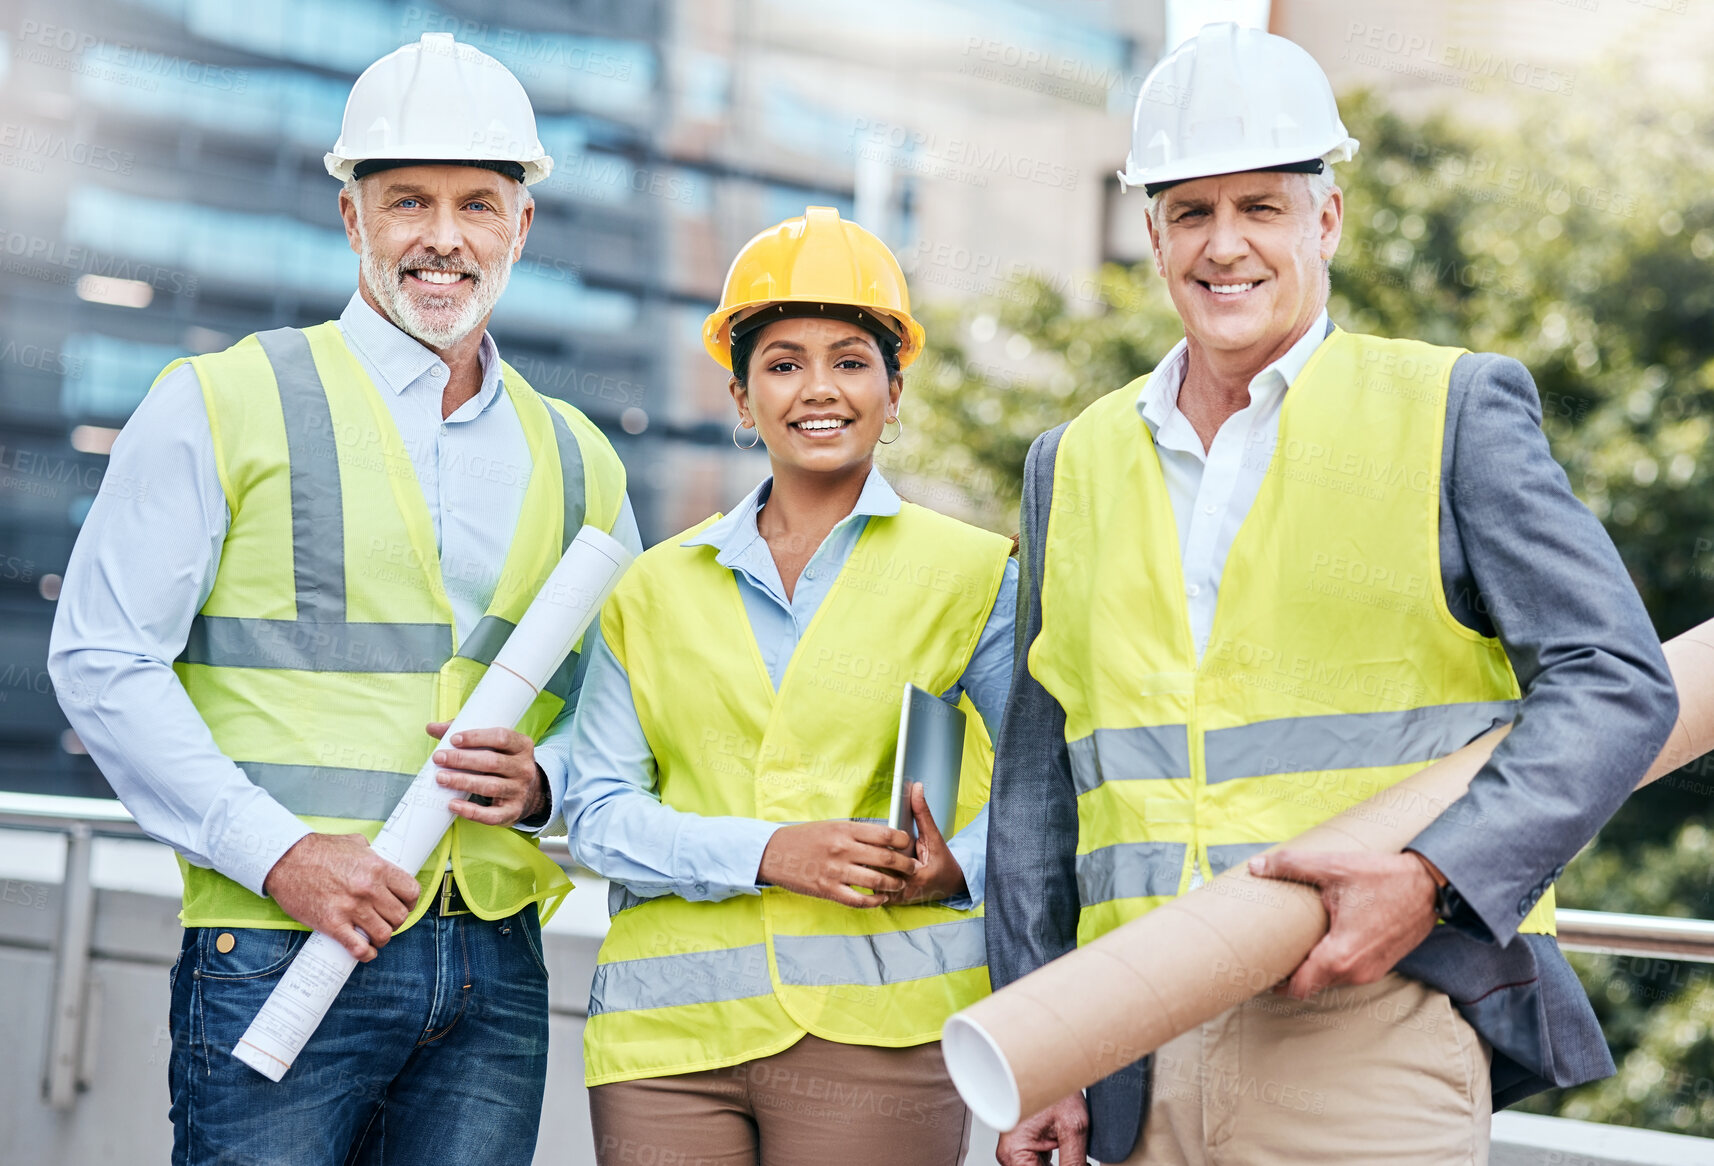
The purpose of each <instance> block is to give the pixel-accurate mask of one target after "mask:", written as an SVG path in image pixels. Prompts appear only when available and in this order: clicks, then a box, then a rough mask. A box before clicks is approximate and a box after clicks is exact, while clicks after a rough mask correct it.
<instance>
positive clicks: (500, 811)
mask: <svg viewBox="0 0 1714 1166" xmlns="http://www.w3.org/2000/svg"><path fill="white" fill-rule="evenodd" d="M449 724H451V722H450V721H439V722H436V723H434V724H431V725H429V726H428V735H429V736H431V737H433V738H434V739H435V740H436V741H438V740H440V739H441V738H442V737H443V736H445V735H446V730H447V726H448V725H449ZM450 744H451V745H453V746H454V748H451V749H437V750H435V754H434V763H435V764H436V765H438V766H440V767H441V770H440V772H439V773H438V774H436V775H435V780H437V781H439V782H440V784H441V785H443V786H445V787H446V788H447V789H456V790H463V791H464V792H465V793H467V794H479V795H481V796H482V797H485V798H487V799H488V804H487V805H483V804H482V803H481V802H473V801H470V800H469V799H468V798H459V799H457V800H455V801H454V802H453V803H452V812H453V813H455V814H457V815H458V816H459V817H461V818H469V819H470V820H471V821H472V822H483V823H486V824H487V825H489V826H510V825H511V824H512V823H514V822H516V821H518V820H519V819H520V818H535V817H538V816H539V815H540V814H541V813H542V812H543V811H545V810H546V809H547V808H548V807H549V806H550V805H552V804H553V795H552V794H550V793H549V792H548V776H547V774H545V773H543V772H542V767H541V766H539V765H537V764H536V743H535V742H534V741H532V740H530V739H529V738H528V737H526V736H524V734H522V733H519V732H516V731H514V730H512V729H465V730H463V731H461V732H460V733H459V734H458V735H457V736H456V737H454V738H453V739H452V741H451V742H450Z"/></svg>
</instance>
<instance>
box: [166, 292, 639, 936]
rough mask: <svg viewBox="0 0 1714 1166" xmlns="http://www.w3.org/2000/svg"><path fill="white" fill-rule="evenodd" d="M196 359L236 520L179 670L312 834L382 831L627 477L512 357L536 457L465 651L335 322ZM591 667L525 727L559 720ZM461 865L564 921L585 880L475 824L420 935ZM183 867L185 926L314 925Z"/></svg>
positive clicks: (498, 897)
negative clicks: (438, 724)
mask: <svg viewBox="0 0 1714 1166" xmlns="http://www.w3.org/2000/svg"><path fill="white" fill-rule="evenodd" d="M183 363H185V361H175V362H174V363H173V364H171V365H168V366H167V369H166V370H165V371H163V372H162V374H161V375H162V376H165V375H166V373H167V372H170V371H172V369H174V368H176V367H178V365H180V364H183ZM189 364H190V365H191V367H192V368H194V369H195V370H196V372H197V377H198V380H199V381H200V382H201V385H202V394H203V401H204V402H205V404H206V405H207V410H208V421H209V429H210V431H211V432H212V434H213V437H214V451H215V464H216V467H217V469H218V471H219V475H220V484H221V489H222V490H223V491H224V493H225V495H226V504H227V507H228V509H229V511H230V512H231V524H230V527H229V529H228V530H227V534H226V540H225V544H224V546H223V548H222V550H221V556H220V568H219V572H218V574H217V575H216V576H215V581H214V588H213V590H212V591H211V592H210V594H209V596H208V600H207V602H206V603H204V604H203V606H202V609H201V611H200V612H199V613H198V615H197V616H196V619H195V621H194V622H193V623H192V625H191V630H190V636H189V639H188V642H187V643H186V645H185V650H184V652H183V653H182V654H181V655H180V657H179V659H178V660H177V661H175V662H174V664H173V670H174V671H175V672H177V673H178V676H179V679H180V681H182V682H183V684H184V688H185V691H186V693H188V694H189V696H190V699H191V703H192V704H194V705H195V706H196V709H197V711H198V713H200V714H201V715H202V719H203V720H204V721H205V722H206V723H207V724H208V727H209V729H210V731H211V732H212V733H213V735H214V741H215V744H216V745H218V746H219V747H220V750H221V752H222V753H224V754H226V756H228V757H230V758H231V759H232V760H233V761H234V762H236V763H237V764H238V765H239V767H241V768H242V769H243V770H244V772H245V774H246V776H248V777H249V779H250V780H251V781H253V782H255V783H256V784H257V785H258V786H260V787H261V788H263V789H265V790H267V791H268V793H270V794H271V795H273V797H274V798H276V799H277V800H278V801H279V802H280V803H281V804H282V805H284V806H285V807H286V808H287V809H289V810H291V811H292V812H293V813H294V814H296V815H298V817H299V818H300V819H302V820H303V822H304V823H305V824H307V825H308V826H310V827H311V828H312V829H315V830H318V831H322V832H324V833H348V832H361V833H363V834H366V835H367V836H369V837H370V838H374V836H375V834H376V832H377V831H379V830H380V828H381V824H382V822H384V821H385V820H386V817H387V815H388V814H389V813H391V812H392V809H393V806H394V805H395V804H397V802H398V800H399V797H400V796H401V795H402V794H403V793H404V791H405V789H406V787H408V786H409V785H410V783H411V779H412V778H413V777H414V776H415V774H416V772H417V770H418V769H419V768H420V767H421V766H422V764H423V762H424V761H426V760H427V759H428V755H429V753H430V752H431V751H432V750H433V748H434V742H432V741H431V740H430V739H429V737H428V735H427V734H426V733H424V732H423V726H424V725H425V724H427V723H428V722H429V721H431V720H442V721H444V720H450V719H451V718H452V716H453V714H454V713H455V712H456V711H457V709H458V708H459V706H460V705H461V704H463V702H464V698H465V697H466V696H468V695H469V693H470V691H471V690H472V689H473V688H474V687H475V686H476V682H477V681H478V680H479V679H480V678H481V676H482V674H483V673H484V672H485V671H487V668H488V664H489V662H490V661H492V660H493V658H494V654H495V653H496V652H497V651H498V650H499V647H500V645H501V644H503V643H504V642H505V639H506V636H507V635H508V634H510V632H511V629H512V627H513V626H514V624H515V623H516V621H517V620H518V618H519V617H520V616H521V615H522V614H523V612H524V609H525V608H526V607H528V606H529V604H530V601H531V600H532V599H533V598H534V596H535V593H536V591H537V590H538V589H539V588H540V586H541V584H542V582H543V581H544V580H545V579H546V578H547V575H548V572H549V571H551V570H552V569H553V567H554V564H555V563H557V562H558V560H559V557H560V554H561V552H562V550H563V548H564V547H565V545H566V544H567V543H569V541H570V540H571V538H572V537H573V536H574V535H575V534H576V532H577V531H578V529H579V528H580V527H581V526H582V525H583V524H584V523H585V522H589V523H592V524H594V525H596V526H599V527H601V528H602V529H604V530H605V529H610V528H611V527H612V525H613V523H614V521H615V519H616V518H617V517H618V514H619V510H620V507H621V504H622V502H623V499H624V492H625V471H624V467H623V466H622V465H621V464H620V462H619V459H618V457H617V455H615V454H614V452H613V448H612V446H610V445H609V444H608V443H607V440H606V439H605V438H604V437H602V436H601V433H600V431H599V430H597V429H596V428H595V426H594V425H592V424H591V423H590V422H589V420H588V419H587V418H585V417H584V416H583V415H582V414H581V413H579V412H578V411H577V410H576V409H574V408H572V407H571V406H570V405H567V404H565V403H564V402H562V401H554V400H550V399H549V398H547V397H543V396H541V395H539V394H537V393H536V392H535V391H534V390H533V389H531V388H530V386H529V385H528V384H526V383H525V381H524V379H523V378H522V377H520V376H519V375H518V374H517V372H516V371H515V370H514V369H512V368H511V367H510V366H509V365H507V366H502V367H503V368H504V377H505V379H504V384H505V391H506V394H507V396H508V397H509V398H510V399H511V402H512V407H513V409H514V410H516V412H517V415H518V420H519V422H520V423H521V424H522V426H523V429H524V436H525V440H526V442H527V444H528V447H529V451H530V459H531V463H530V464H531V466H532V467H533V469H532V473H531V475H530V480H529V485H528V487H527V488H526V492H525V495H524V501H523V505H522V507H521V509H520V511H519V515H518V525H517V529H516V530H515V531H514V532H513V536H512V543H511V546H510V548H509V550H508V552H507V556H506V561H505V564H504V567H503V568H502V570H501V573H500V579H499V582H498V584H497V586H496V587H495V590H494V596H493V599H492V600H491V601H490V603H489V606H488V611H487V613H486V614H485V615H484V616H483V618H482V620H481V621H480V622H479V623H478V624H477V626H476V627H475V628H473V629H472V630H471V631H470V634H469V635H468V636H466V637H465V640H464V642H463V643H462V644H459V643H457V642H455V632H454V625H453V617H452V607H451V604H450V603H449V601H448V600H447V597H446V591H445V588H444V587H443V585H442V582H441V576H440V557H439V554H438V552H437V550H436V548H435V537H434V525H433V521H432V519H431V517H430V515H429V511H428V505H427V502H426V500H425V499H424V497H423V492H422V488H421V486H420V485H419V484H418V482H417V478H416V472H415V470H414V469H413V467H412V465H411V459H410V456H409V454H408V453H407V452H406V450H405V447H404V443H403V440H402V439H401V438H400V436H399V431H398V428H397V427H396V426H395V425H394V423H393V420H392V417H391V415H390V414H389V413H388V411H387V406H386V403H385V402H384V401H383V400H382V399H381V396H380V393H379V391H378V390H377V389H376V388H375V386H374V384H373V383H372V382H371V381H370V379H369V377H368V376H367V375H366V374H365V373H364V371H363V369H362V366H361V365H359V364H358V363H357V360H356V358H355V357H354V356H353V355H352V353H351V350H350V349H349V348H348V347H346V344H345V340H344V337H343V336H342V335H341V333H340V331H339V329H338V327H337V326H336V325H334V324H332V323H327V324H318V325H316V326H315V327H313V328H307V329H303V330H301V331H300V330H298V329H295V328H281V329H277V330H275V331H271V332H261V333H257V334H256V335H253V336H249V337H246V338H245V339H243V340H241V341H239V342H238V343H237V344H235V345H234V346H233V347H231V348H229V349H227V350H226V351H224V352H218V353H212V354H209V355H207V356H198V357H192V358H190V360H189ZM157 383H159V381H158V379H157ZM575 659H576V653H575V652H574V653H573V656H572V659H571V660H568V661H567V663H566V666H565V667H564V668H563V669H561V671H560V673H559V674H558V675H557V676H556V677H555V678H554V679H553V681H552V682H551V683H550V684H549V686H548V688H547V690H546V691H544V692H543V693H542V694H541V696H539V697H538V698H537V699H536V701H535V703H534V704H533V705H531V706H530V709H529V711H528V712H527V713H526V714H525V715H524V717H523V719H522V720H520V721H519V722H518V725H517V728H518V729H519V731H521V732H524V733H528V734H529V735H530V736H531V737H535V738H538V739H539V738H540V736H541V735H542V734H543V733H544V732H545V731H546V730H547V728H548V726H549V725H550V724H551V723H552V722H553V719H554V717H555V716H556V715H558V713H559V711H560V710H561V709H562V708H563V707H564V703H565V696H566V694H567V693H568V692H569V682H570V679H571V675H572V668H573V666H574V664H575ZM449 860H450V861H451V864H452V869H453V871H454V873H455V875H456V877H457V880H458V885H459V889H460V891H461V893H462V894H463V895H464V897H465V900H466V902H467V904H468V905H469V907H470V908H471V910H472V911H474V912H475V913H476V914H477V915H479V916H481V917H482V918H500V917H502V916H505V915H508V914H511V913H512V912H514V911H517V910H518V909H520V908H521V907H523V905H524V904H526V903H529V902H532V901H534V902H537V903H539V904H541V909H542V911H543V913H544V915H546V914H549V913H551V912H552V910H553V909H554V908H555V907H557V906H558V904H559V901H560V899H562V898H563V897H564V895H565V892H566V891H567V890H569V889H570V886H571V884H570V882H569V881H568V880H567V879H566V877H565V874H564V872H563V871H561V870H560V868H559V867H558V865H557V864H555V863H554V862H552V861H550V860H549V859H548V858H547V857H546V856H545V855H543V854H542V853H541V852H540V850H539V848H538V847H537V845H536V842H535V840H534V839H533V838H530V837H527V836H525V835H523V834H520V833H519V832H518V831H516V830H512V829H509V828H500V827H493V826H483V825H478V824H476V823H473V822H468V821H464V820H463V819H459V820H457V821H455V823H454V825H453V828H452V829H451V830H449V831H448V832H447V835H446V837H445V839H444V840H442V842H441V844H440V846H439V848H438V849H437V850H436V851H435V853H434V854H433V855H432V856H431V857H430V858H429V860H428V862H427V863H425V864H424V865H423V868H422V870H421V871H420V872H419V873H418V876H417V881H418V883H419V885H420V886H421V887H422V888H423V894H422V896H421V898H419V899H418V900H417V905H416V909H415V910H414V911H413V912H412V913H411V916H410V918H409V919H407V920H406V922H405V925H404V926H405V927H409V926H410V925H411V924H412V923H414V922H415V921H416V920H417V918H418V917H420V916H421V915H422V913H423V912H424V911H425V910H427V909H428V906H429V904H430V902H431V901H432V899H433V896H432V895H431V894H429V890H430V888H431V887H432V886H434V885H435V883H436V882H438V880H439V877H440V873H441V872H442V871H443V870H444V869H445V868H446V866H447V863H448V861H449ZM180 867H181V870H182V872H183V874H184V909H183V912H182V914H181V919H182V920H183V922H184V925H185V926H186V927H212V926H221V927H231V926H236V927H274V928H298V929H302V928H303V925H302V924H301V923H298V922H297V921H296V920H294V919H292V918H291V917H290V916H288V915H287V914H286V913H285V912H284V911H282V910H280V908H279V907H278V906H277V905H276V904H275V903H274V901H273V900H272V899H267V898H263V897H261V896H258V895H255V894H253V893H252V892H250V891H249V890H246V889H245V888H244V887H242V886H240V885H239V884H238V883H236V882H233V881H232V880H231V879H229V878H227V877H225V876H224V875H222V874H219V873H218V872H216V871H213V870H209V869H207V868H205V867H199V866H192V865H190V864H189V863H185V862H183V861H182V860H181V862H180ZM400 930H403V928H400Z"/></svg>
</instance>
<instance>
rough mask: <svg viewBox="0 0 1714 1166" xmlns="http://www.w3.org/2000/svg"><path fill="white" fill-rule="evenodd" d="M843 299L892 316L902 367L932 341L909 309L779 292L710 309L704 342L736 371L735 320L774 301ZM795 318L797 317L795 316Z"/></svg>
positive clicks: (717, 358) (845, 303)
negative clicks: (781, 294) (734, 355)
mask: <svg viewBox="0 0 1714 1166" xmlns="http://www.w3.org/2000/svg"><path fill="white" fill-rule="evenodd" d="M822 303H840V304H842V305H843V306H846V307H852V308H860V309H862V310H863V311H865V312H868V313H869V314H870V315H874V316H880V317H882V318H883V319H887V320H891V321H892V322H893V323H894V324H895V325H896V326H897V328H898V333H899V368H900V369H901V370H903V369H905V368H908V367H909V366H910V364H911V362H912V361H914V360H915V359H916V358H917V357H918V356H920V355H921V354H922V350H923V345H924V344H926V343H927V342H928V334H927V333H926V332H924V331H923V327H922V325H921V324H919V323H917V321H916V317H914V316H912V315H911V314H910V313H909V312H900V311H896V310H894V309H892V308H882V307H877V306H875V305H874V304H857V303H851V302H849V301H835V300H829V299H828V298H827V297H826V296H775V297H773V298H772V299H766V300H750V301H748V302H745V303H739V304H728V305H725V306H723V307H721V308H718V309H716V310H715V311H713V312H710V313H709V315H708V318H707V319H706V320H704V321H703V322H702V346H703V347H704V348H705V349H707V350H708V355H709V356H711V357H712V358H713V359H714V362H715V363H716V364H718V365H719V366H720V367H721V368H723V369H725V370H726V371H727V372H731V371H732V339H731V335H732V322H733V321H734V320H736V319H738V318H739V317H741V316H745V315H746V314H748V313H750V312H752V311H754V310H755V309H757V308H765V307H768V306H770V305H772V304H822ZM792 318H795V317H792Z"/></svg>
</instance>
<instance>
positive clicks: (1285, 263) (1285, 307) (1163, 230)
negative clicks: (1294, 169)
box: [1149, 172, 1344, 369]
mask: <svg viewBox="0 0 1714 1166" xmlns="http://www.w3.org/2000/svg"><path fill="white" fill-rule="evenodd" d="M1160 199H1161V203H1160V206H1159V207H1158V208H1157V211H1158V213H1157V214H1151V215H1150V216H1149V237H1150V239H1151V240H1152V241H1153V243H1154V252H1155V266H1156V269H1157V270H1158V271H1160V273H1161V275H1162V276H1163V277H1165V279H1166V282H1167V290H1168V291H1169V292H1170V293H1171V295H1172V302H1173V306H1174V307H1176V308H1177V309H1178V315H1179V318H1180V319H1181V320H1183V321H1184V332H1185V336H1186V337H1187V338H1188V339H1189V341H1190V343H1191V345H1192V347H1196V346H1200V347H1201V348H1203V349H1205V350H1207V351H1209V352H1211V353H1219V354H1221V355H1223V356H1226V357H1230V358H1235V359H1237V360H1239V361H1240V362H1241V363H1253V364H1254V366H1255V367H1256V368H1257V369H1260V368H1261V367H1263V366H1265V365H1266V364H1267V363H1268V362H1269V361H1272V360H1274V359H1277V358H1278V357H1279V356H1280V355H1282V354H1284V352H1285V351H1286V349H1287V348H1289V347H1290V345H1291V343H1292V341H1294V340H1295V339H1296V338H1297V337H1298V336H1300V335H1302V333H1303V331H1304V329H1306V328H1308V327H1309V325H1310V324H1311V323H1312V322H1313V321H1314V320H1315V318H1316V316H1317V315H1319V314H1320V312H1321V309H1322V307H1323V306H1324V305H1325V304H1326V302H1327V274H1326V272H1327V262H1328V261H1330V260H1331V259H1332V258H1333V253H1334V252H1335V251H1337V250H1338V248H1339V232H1340V224H1341V221H1342V216H1343V213H1344V199H1343V196H1342V195H1341V194H1340V192H1339V189H1338V188H1337V187H1334V188H1333V189H1332V190H1331V191H1330V192H1329V193H1328V195H1327V197H1326V199H1325V200H1324V201H1321V202H1319V204H1318V202H1317V200H1316V198H1315V195H1314V191H1313V187H1312V183H1311V180H1310V176H1309V175H1306V174H1282V173H1274V172H1265V173H1248V174H1220V175H1216V176H1214V177H1211V178H1198V179H1195V180H1193V181H1190V182H1184V183H1180V184H1179V185H1177V186H1174V187H1171V188H1170V189H1168V190H1166V191H1164V192H1163V193H1162V194H1161V195H1160ZM1157 219H1158V224H1157Z"/></svg>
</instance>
